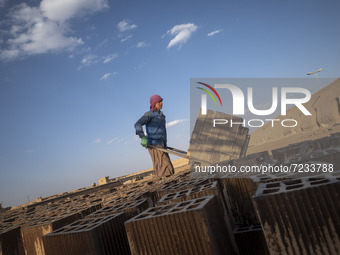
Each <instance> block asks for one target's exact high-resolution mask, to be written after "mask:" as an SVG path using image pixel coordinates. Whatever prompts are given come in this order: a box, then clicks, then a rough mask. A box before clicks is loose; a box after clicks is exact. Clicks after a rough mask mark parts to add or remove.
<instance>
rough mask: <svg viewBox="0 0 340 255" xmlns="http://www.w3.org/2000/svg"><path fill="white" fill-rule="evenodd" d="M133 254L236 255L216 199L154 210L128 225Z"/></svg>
mask: <svg viewBox="0 0 340 255" xmlns="http://www.w3.org/2000/svg"><path fill="white" fill-rule="evenodd" d="M125 228H126V232H127V236H128V240H129V244H130V248H131V252H132V254H150V255H151V254H157V255H159V254H206V255H209V254H214V255H215V254H234V252H235V251H234V250H233V246H232V244H231V242H230V240H229V238H228V235H227V228H226V225H225V222H224V220H223V216H222V212H221V209H220V206H219V202H218V200H217V198H216V197H215V196H208V197H203V198H197V199H194V200H189V201H184V202H180V203H175V204H169V205H164V206H160V207H152V208H149V209H148V210H146V211H144V212H143V213H141V214H139V215H137V216H136V217H134V218H132V219H130V220H128V221H127V222H126V223H125Z"/></svg>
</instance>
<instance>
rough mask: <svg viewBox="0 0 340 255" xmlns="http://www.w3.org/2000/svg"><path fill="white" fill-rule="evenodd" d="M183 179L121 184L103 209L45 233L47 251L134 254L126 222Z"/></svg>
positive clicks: (44, 239) (59, 254)
mask: <svg viewBox="0 0 340 255" xmlns="http://www.w3.org/2000/svg"><path fill="white" fill-rule="evenodd" d="M180 179H182V178H181V176H173V177H170V178H168V179H167V180H163V181H162V180H160V181H156V182H153V181H149V182H147V181H142V182H138V183H134V184H130V185H124V186H122V187H119V188H118V190H117V192H116V194H114V195H113V194H111V195H110V196H106V197H105V198H103V203H102V205H103V207H102V208H101V209H100V210H97V211H96V212H93V213H92V214H90V215H87V216H86V217H85V218H84V219H81V220H78V221H76V222H74V223H72V224H70V225H67V226H65V227H63V228H61V229H58V230H56V231H54V232H52V233H50V234H48V235H45V236H43V243H44V247H45V251H46V254H48V255H51V254H52V255H53V254H58V255H62V254H65V255H66V254H79V255H80V254H131V252H130V245H129V242H128V238H127V234H126V231H125V225H124V223H125V222H126V221H127V220H129V219H131V218H133V217H134V216H136V215H138V214H139V213H142V212H143V211H145V210H147V209H148V208H149V207H150V206H153V205H154V199H155V197H156V195H155V190H157V189H158V188H160V187H161V186H168V185H169V184H170V183H176V182H177V181H179V180H180ZM59 247H62V248H59Z"/></svg>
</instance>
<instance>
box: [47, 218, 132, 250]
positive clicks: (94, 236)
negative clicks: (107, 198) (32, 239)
mask: <svg viewBox="0 0 340 255" xmlns="http://www.w3.org/2000/svg"><path fill="white" fill-rule="evenodd" d="M126 219H127V218H126V214H125V213H120V214H112V215H109V216H105V217H98V218H85V219H81V220H78V221H76V222H74V223H72V224H70V225H67V226H65V227H62V228H59V229H58V230H56V231H53V232H51V233H49V234H47V235H44V236H43V237H42V240H43V243H44V247H45V254H46V255H70V254H73V255H84V254H91V255H102V254H103V255H111V254H122V255H124V254H130V249H129V244H128V241H127V237H126V233H125V229H124V222H125V221H126Z"/></svg>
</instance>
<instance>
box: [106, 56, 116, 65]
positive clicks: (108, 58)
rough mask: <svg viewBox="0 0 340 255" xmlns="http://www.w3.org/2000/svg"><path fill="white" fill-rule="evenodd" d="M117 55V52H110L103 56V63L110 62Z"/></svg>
mask: <svg viewBox="0 0 340 255" xmlns="http://www.w3.org/2000/svg"><path fill="white" fill-rule="evenodd" d="M117 57H118V55H117V54H110V55H108V56H105V57H103V59H104V60H103V63H104V64H107V63H110V62H112V61H113V60H114V59H115V58H117Z"/></svg>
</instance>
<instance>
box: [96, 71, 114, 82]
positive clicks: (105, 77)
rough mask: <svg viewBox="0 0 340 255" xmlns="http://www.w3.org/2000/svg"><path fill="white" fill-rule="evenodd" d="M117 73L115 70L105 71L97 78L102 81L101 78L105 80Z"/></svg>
mask: <svg viewBox="0 0 340 255" xmlns="http://www.w3.org/2000/svg"><path fill="white" fill-rule="evenodd" d="M116 74H118V73H117V72H113V73H106V74H104V75H103V76H102V77H101V78H100V79H99V80H100V81H102V80H107V79H108V78H110V76H111V75H116Z"/></svg>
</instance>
